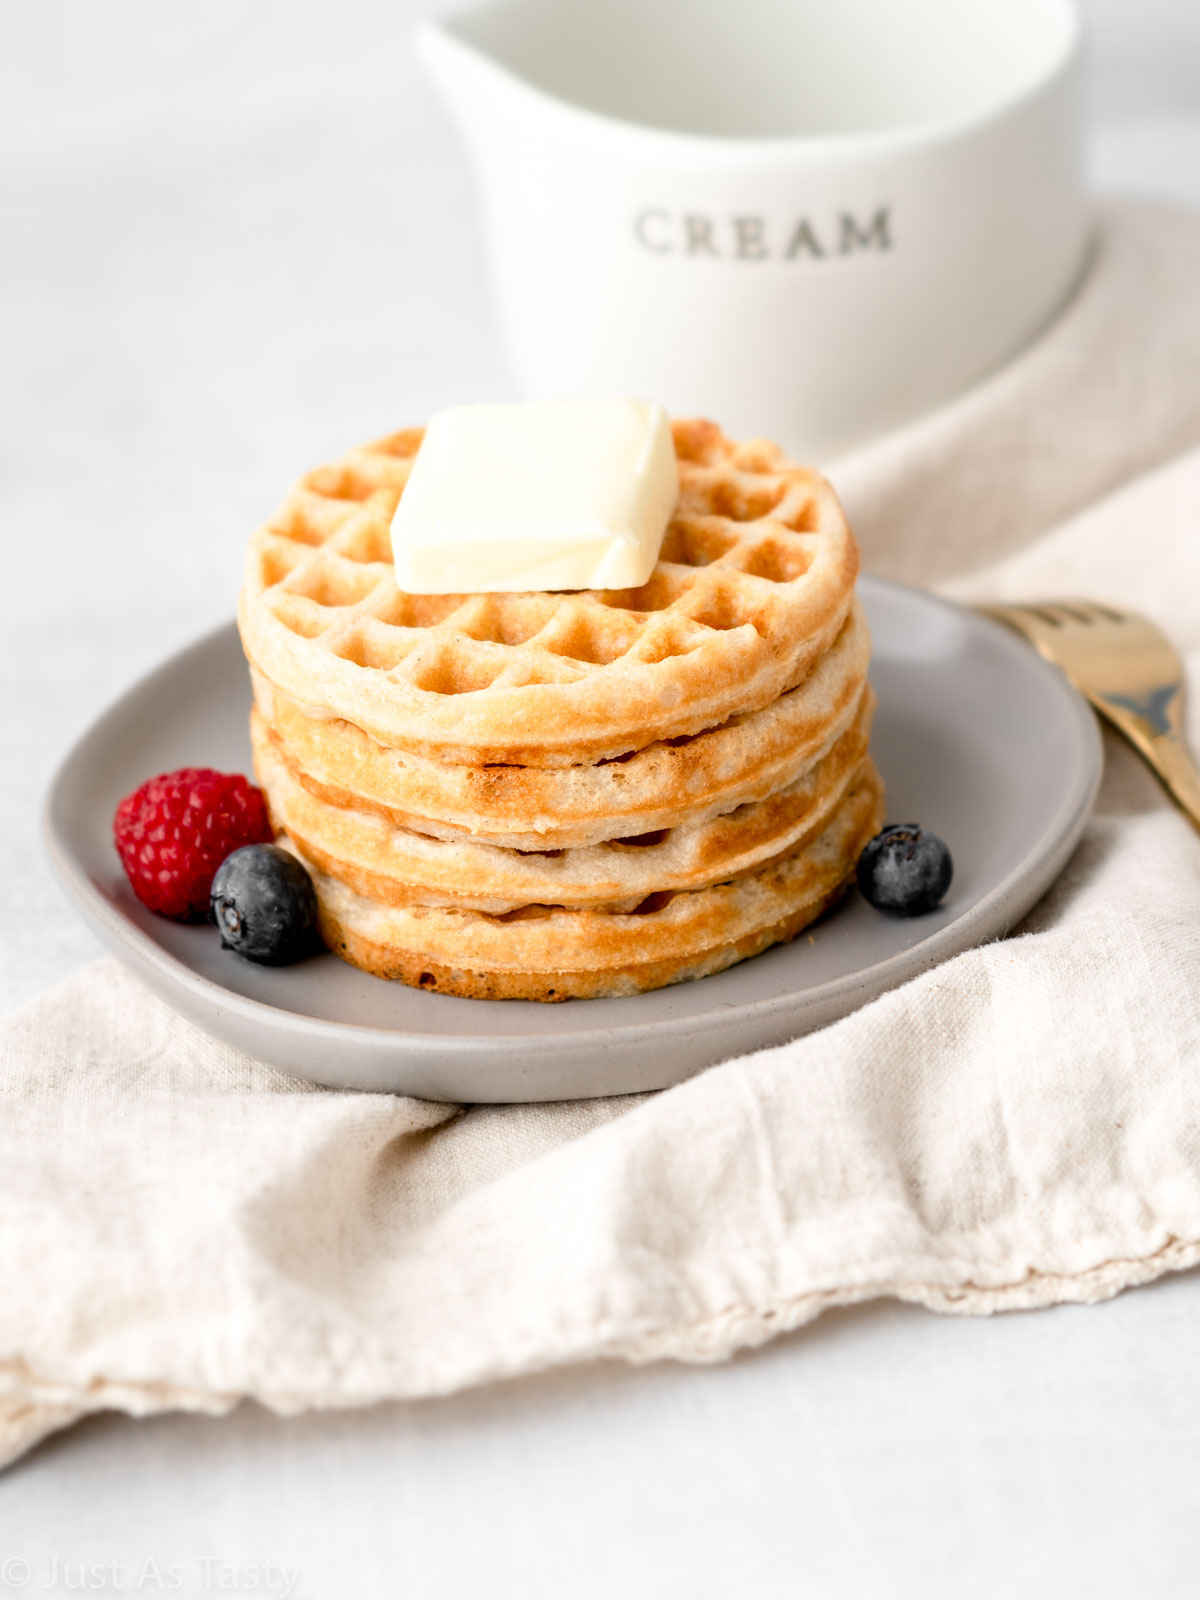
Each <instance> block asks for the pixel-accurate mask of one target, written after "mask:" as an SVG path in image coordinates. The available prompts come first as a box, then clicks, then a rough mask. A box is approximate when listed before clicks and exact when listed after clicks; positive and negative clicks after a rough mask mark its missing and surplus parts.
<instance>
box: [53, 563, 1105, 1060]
mask: <svg viewBox="0 0 1200 1600" xmlns="http://www.w3.org/2000/svg"><path fill="white" fill-rule="evenodd" d="M860 586H861V587H862V588H863V589H865V590H866V591H868V592H869V591H870V590H871V589H878V590H883V591H895V592H897V593H899V594H901V595H904V596H907V597H910V598H915V599H917V600H918V601H920V602H921V603H922V604H925V605H930V606H933V607H935V608H937V609H939V610H941V611H942V612H944V613H947V614H949V615H951V616H953V617H955V618H956V619H958V618H961V617H962V616H963V614H964V613H965V614H966V615H967V616H969V618H970V619H971V623H972V625H973V626H978V627H981V628H983V629H984V630H985V631H987V632H989V633H990V634H991V635H992V637H993V639H994V641H995V642H997V643H998V644H1000V645H1001V647H1002V649H1003V651H1004V652H1006V653H1007V654H1008V655H1009V656H1010V657H1011V658H1012V659H1013V660H1014V661H1016V660H1019V661H1020V663H1021V667H1022V670H1030V669H1032V670H1033V671H1034V672H1035V674H1036V673H1038V672H1040V673H1041V674H1042V675H1043V680H1044V682H1045V684H1046V686H1047V690H1048V692H1050V693H1051V694H1053V695H1054V696H1055V697H1056V698H1057V699H1058V700H1059V701H1060V703H1061V704H1062V705H1063V706H1064V707H1065V708H1066V710H1067V711H1068V713H1069V715H1070V717H1071V718H1072V719H1073V721H1074V724H1075V727H1076V731H1077V732H1078V734H1079V736H1080V754H1081V757H1082V759H1081V760H1080V761H1079V762H1078V763H1077V764H1076V768H1075V771H1074V773H1073V776H1072V781H1071V785H1070V788H1069V790H1068V791H1067V792H1066V793H1065V794H1064V798H1063V801H1062V803H1061V805H1060V807H1059V809H1058V813H1057V815H1056V817H1055V818H1054V820H1053V822H1052V824H1051V825H1050V826H1049V827H1048V828H1047V829H1046V830H1045V832H1044V833H1043V835H1042V837H1041V838H1040V839H1039V841H1038V844H1037V846H1036V847H1035V849H1034V850H1033V851H1032V852H1031V853H1030V854H1029V855H1028V856H1026V857H1025V858H1023V860H1022V861H1021V862H1020V863H1019V864H1018V865H1017V866H1015V867H1014V868H1013V869H1012V870H1011V871H1010V872H1009V873H1007V874H1006V876H1005V877H1004V878H1003V879H1002V880H1001V881H1000V882H998V883H996V884H994V885H993V886H992V888H991V889H990V890H988V892H987V893H986V894H984V895H983V896H982V897H981V898H980V899H979V900H977V901H975V902H974V904H973V905H971V906H970V907H969V908H968V909H967V910H965V911H964V912H963V913H962V914H961V915H960V916H958V917H955V918H954V919H953V921H951V922H949V923H947V924H945V925H944V926H942V927H940V928H938V929H936V930H934V931H933V932H931V933H930V934H929V936H928V937H927V938H925V939H922V940H920V941H918V942H917V943H916V944H913V945H909V946H907V947H906V948H905V949H903V950H898V951H896V952H894V953H893V954H892V955H890V956H887V957H885V958H884V959H883V960H882V961H877V962H874V963H873V964H872V965H870V966H867V967H861V968H856V969H855V970H854V971H852V972H848V973H845V974H843V975H841V976H839V977H836V978H831V979H828V980H826V981H825V982H824V983H822V984H819V985H818V986H817V987H816V988H812V989H807V990H805V991H804V992H803V1002H802V1003H803V1005H804V1007H805V1008H806V1009H807V1008H812V1009H815V1010H817V1009H820V1008H821V1007H822V1006H824V1007H825V1008H826V1009H828V1008H829V1007H830V1006H835V1007H836V1005H837V1003H838V1002H840V1001H842V1000H845V999H846V998H848V997H852V996H853V995H854V994H855V993H856V992H857V991H860V990H864V989H866V990H869V991H870V992H871V996H872V997H874V996H875V995H878V994H882V993H884V992H885V991H886V990H888V989H889V988H892V987H894V986H895V985H898V984H899V983H902V982H905V981H907V980H908V979H909V978H912V977H915V976H917V975H918V974H919V973H920V972H922V971H925V970H927V969H928V968H929V967H932V966H934V965H936V964H937V963H938V962H939V961H941V960H943V959H949V958H950V957H951V956H953V955H956V954H959V953H961V952H962V951H964V950H967V949H970V948H972V947H973V946H974V945H975V944H977V943H978V942H979V938H980V932H979V930H982V929H989V930H992V931H991V933H990V936H991V937H998V936H999V935H998V934H996V933H995V931H994V930H995V926H996V912H997V911H998V910H999V908H1000V906H1001V905H1002V904H1003V902H1004V901H1006V900H1007V899H1009V898H1010V897H1011V896H1012V895H1013V893H1014V891H1015V890H1016V888H1017V886H1018V885H1025V884H1029V883H1036V884H1037V885H1038V887H1037V893H1036V896H1035V898H1034V901H1033V902H1030V904H1032V903H1036V899H1040V897H1041V895H1042V894H1043V893H1045V891H1046V889H1047V888H1048V887H1049V885H1050V883H1051V882H1052V881H1053V879H1054V878H1055V877H1056V876H1057V874H1058V872H1059V871H1060V870H1061V868H1062V866H1063V865H1065V862H1066V860H1067V858H1068V857H1069V855H1070V853H1071V851H1072V850H1073V849H1074V847H1075V845H1076V844H1077V842H1078V840H1079V837H1080V835H1081V834H1082V832H1083V829H1084V826H1085V825H1086V822H1087V819H1088V817H1089V815H1090V813H1091V810H1092V807H1093V805H1094V803H1095V799H1096V794H1097V792H1098V790H1099V786H1100V781H1101V778H1102V776H1103V743H1102V739H1101V734H1100V729H1099V724H1098V719H1097V718H1096V715H1095V713H1094V712H1093V711H1092V709H1091V707H1090V706H1089V705H1088V703H1087V701H1086V700H1085V699H1084V698H1083V696H1082V695H1081V694H1079V693H1078V691H1077V690H1076V689H1074V688H1073V687H1072V686H1071V684H1070V683H1069V682H1068V680H1067V678H1066V677H1065V675H1064V674H1063V673H1062V672H1061V670H1060V669H1059V668H1057V667H1055V666H1053V665H1051V664H1050V663H1049V662H1047V661H1046V660H1045V659H1044V658H1043V657H1041V656H1040V655H1038V653H1037V652H1036V651H1034V650H1032V649H1031V648H1030V646H1029V645H1028V644H1027V643H1026V642H1025V641H1024V640H1022V639H1021V638H1019V637H1018V635H1017V634H1015V633H1014V632H1013V631H1012V629H1010V628H1007V627H1005V626H1004V624H1003V623H1001V622H998V621H997V620H996V619H995V618H993V617H990V616H988V615H987V614H986V613H985V612H983V611H980V610H977V609H975V608H974V607H972V606H967V605H963V604H961V603H960V602H957V601H954V600H949V599H947V598H945V597H943V596H941V595H937V594H934V593H932V592H931V591H929V590H927V589H922V588H920V587H919V586H918V585H915V584H907V583H900V582H897V581H896V580H894V579H890V578H881V577H875V576H872V575H868V574H864V575H863V577H862V578H861V579H860ZM236 627H237V624H236V622H235V621H233V620H230V621H227V622H224V623H221V624H219V625H218V626H217V627H215V628H211V629H209V630H208V631H207V632H205V633H203V634H201V635H199V636H198V637H197V638H195V639H193V640H191V641H190V642H189V643H187V644H185V645H183V646H182V647H181V648H180V649H178V650H176V651H174V652H172V654H171V655H169V656H166V657H164V658H163V659H162V660H161V661H159V662H158V663H157V664H155V665H154V666H152V667H151V668H149V669H148V670H147V671H145V672H143V673H142V674H141V675H140V676H139V677H138V678H137V679H136V680H135V681H134V682H133V683H131V684H130V685H129V686H128V687H127V688H126V689H125V690H124V691H123V692H122V693H121V694H119V695H118V696H117V697H116V698H115V699H114V700H112V701H111V702H110V703H109V704H108V706H107V707H105V709H104V710H102V711H101V712H100V713H99V714H98V715H97V716H96V717H95V718H94V719H93V721H92V722H91V723H90V724H89V725H88V727H87V728H85V729H84V730H83V732H82V733H80V734H79V735H78V736H77V737H76V738H75V740H74V741H73V743H72V744H71V746H70V748H69V749H68V751H67V753H66V754H65V755H64V756H63V758H62V760H61V761H60V762H59V764H58V766H57V768H56V770H55V772H54V776H53V777H52V779H51V781H50V784H49V786H48V789H47V791H46V796H45V799H44V801H43V805H42V837H43V843H44V847H45V849H46V852H47V855H48V857H49V859H50V862H51V864H52V866H53V868H54V870H55V872H56V873H57V875H58V877H59V879H60V881H61V882H62V884H63V887H64V888H65V889H66V890H67V893H68V895H69V897H70V898H71V900H72V901H73V902H74V904H75V906H76V908H77V909H78V910H79V911H80V912H81V913H82V914H83V915H84V917H85V919H86V920H87V921H89V922H90V923H91V924H92V925H93V926H94V928H95V930H96V931H97V933H98V934H99V936H100V938H101V941H102V943H104V944H106V945H107V946H108V947H109V948H110V949H111V950H112V951H113V953H114V954H115V955H116V956H117V958H118V959H123V958H124V957H126V956H128V957H130V958H131V960H130V963H129V964H131V965H133V966H134V967H135V968H139V967H140V968H142V969H148V970H149V971H150V972H152V973H153V974H154V975H155V976H157V977H158V978H159V979H160V981H161V983H162V984H163V985H166V986H168V987H170V986H173V985H182V986H183V987H184V988H185V989H186V990H188V991H189V992H190V993H191V994H192V996H193V997H194V998H195V1001H196V1003H197V1004H198V1005H199V1006H200V1007H202V1008H204V1009H208V1008H210V1007H212V1006H213V1005H218V1006H220V1007H222V1008H225V1009H229V1010H233V1011H235V1012H237V1013H238V1014H239V1015H240V1016H242V1017H243V1018H244V1019H245V1021H246V1022H247V1024H249V1025H250V1026H252V1027H254V1028H255V1029H261V1028H263V1027H267V1028H271V1029H275V1030H277V1031H282V1032H287V1033H296V1034H300V1035H302V1036H304V1037H305V1038H309V1039H312V1038H313V1037H314V1036H315V1037H316V1038H318V1039H320V1038H326V1039H329V1040H331V1041H333V1040H337V1041H340V1042H345V1041H346V1040H347V1038H348V1037H349V1038H351V1039H357V1040H359V1041H361V1042H363V1043H366V1042H368V1041H370V1042H386V1043H388V1044H390V1045H392V1046H394V1047H396V1048H401V1047H408V1048H410V1049H411V1050H413V1051H414V1052H416V1053H421V1052H422V1051H424V1050H429V1049H433V1048H434V1047H436V1049H437V1051H438V1052H439V1053H440V1052H443V1051H446V1050H454V1051H456V1052H457V1053H460V1054H462V1055H468V1056H474V1057H486V1058H490V1059H498V1058H502V1057H504V1056H505V1055H510V1054H516V1053H518V1052H520V1051H522V1050H526V1049H527V1048H528V1041H529V1039H530V1038H531V1037H532V1036H534V1035H533V1034H532V1032H531V1031H530V1032H525V1033H518V1034H511V1035H505V1036H500V1037H494V1038H488V1037H486V1036H484V1035H467V1034H456V1033H454V1032H442V1033H438V1034H430V1033H412V1032H408V1031H406V1030H404V1029H400V1028H386V1027H381V1026H379V1025H377V1024H374V1023H365V1022H337V1021H332V1020H330V1019H328V1018H323V1017H308V1016H304V1015H302V1014H301V1013H299V1012H296V1011H292V1010H290V1009H288V1008H287V1007H285V1006H280V1005H275V1004H272V1003H271V1002H269V1001H266V1000H259V999H255V998H253V997H252V996H249V995H244V994H241V993H239V992H238V991H237V990H234V989H230V988H227V987H226V986H225V985H223V984H221V983H218V982H216V981H215V980H214V979H212V978H208V977H205V976H204V975H203V974H201V973H198V972H196V971H195V970H194V969H193V968H192V967H190V966H188V964H187V963H186V962H185V961H183V960H181V959H180V958H179V957H178V956H176V955H174V954H172V952H171V951H169V950H168V949H166V948H165V947H164V946H163V945H161V944H159V943H158V941H157V940H155V939H154V938H153V937H152V936H151V935H150V934H148V933H146V932H145V931H144V930H143V929H142V928H140V927H138V925H137V924H136V923H135V922H133V921H131V920H130V919H129V918H128V917H127V916H125V915H124V914H123V913H122V912H121V911H120V909H119V908H117V907H116V906H114V905H113V904H112V902H111V901H110V900H109V899H108V898H107V897H106V896H105V895H104V894H103V893H102V892H101V891H100V889H98V888H97V886H96V885H95V884H94V883H93V881H92V879H91V877H90V876H89V875H88V873H87V871H86V870H85V868H84V867H83V866H82V864H81V863H80V861H79V860H78V859H77V858H76V856H75V854H74V852H73V849H72V847H71V844H70V837H69V832H68V831H67V830H66V829H65V828H64V826H63V823H62V820H61V813H62V812H63V810H64V809H65V807H66V805H67V796H68V794H69V792H70V790H71V786H72V784H71V780H72V777H73V774H74V771H75V769H76V768H77V767H78V766H79V765H80V764H82V763H84V762H86V760H87V758H88V755H89V753H90V751H91V749H92V747H93V746H94V744H95V743H96V742H97V741H98V740H101V739H103V737H104V734H105V729H106V728H107V727H108V726H109V725H110V724H112V723H114V722H118V721H120V720H122V719H123V717H124V716H125V715H126V714H127V707H128V706H129V703H130V702H131V701H134V700H136V699H137V698H138V697H139V696H140V695H142V694H144V693H145V692H146V690H147V689H148V687H149V685H150V684H151V682H152V681H153V680H154V679H155V678H157V677H158V676H159V675H160V674H161V673H163V672H165V671H167V670H169V669H172V668H176V667H178V666H179V665H181V664H182V663H183V662H184V660H185V659H186V658H187V657H188V656H190V655H192V654H203V653H204V652H206V651H207V650H209V649H211V648H212V647H213V645H214V644H215V643H216V641H217V640H218V639H219V638H221V637H223V636H225V635H227V634H229V633H231V632H232V633H235V634H236ZM1027 909H1028V906H1027V907H1026V910H1027ZM1022 914H1024V913H1023V912H1017V913H1016V914H1015V915H1014V918H1013V920H1014V921H1015V920H1017V919H1018V918H1019V916H1020V915H1022ZM1008 926H1011V923H1009V924H1008ZM106 935H107V937H106ZM982 936H983V937H988V936H989V935H988V934H986V933H985V934H983V935H982ZM691 987H693V988H697V987H702V985H694V986H691ZM159 992H160V993H161V992H162V991H161V989H160V990H159ZM433 998H435V999H436V998H439V997H437V996H434V997H433ZM497 1003H498V1004H499V1003H505V1002H497ZM796 1004H797V995H796V993H794V992H793V993H783V994H778V995H773V996H767V997H765V998H763V999H759V1000H753V1001H746V1002H744V1003H741V1004H738V1005H736V1006H730V1005H729V1004H728V1003H725V1004H721V1005H714V1006H712V1007H710V1008H708V1009H706V1010H696V1011H692V1012H689V1013H688V1014H687V1015H686V1016H675V1017H660V1018H657V1019H655V1020H651V1021H641V1022H639V1021H631V1022H629V1023H624V1024H613V1023H612V1022H611V1021H610V1022H608V1023H607V1024H606V1025H604V1026H603V1027H598V1026H595V1025H591V1026H588V1025H586V1024H585V1025H584V1026H582V1027H579V1028H572V1029H570V1030H569V1031H564V1032H562V1033H555V1034H554V1036H553V1038H554V1043H555V1047H556V1049H560V1050H562V1051H563V1052H566V1051H569V1050H571V1049H572V1048H573V1047H575V1048H578V1047H581V1046H593V1047H594V1046H596V1045H597V1044H598V1043H599V1042H600V1041H602V1040H606V1039H607V1040H611V1039H612V1038H613V1036H614V1035H617V1034H619V1036H620V1038H621V1041H622V1043H623V1044H625V1045H628V1046H633V1045H636V1044H640V1043H646V1044H652V1043H653V1042H654V1041H655V1040H657V1039H659V1038H662V1037H663V1036H670V1035H673V1034H675V1033H677V1032H678V1031H679V1030H680V1029H681V1028H683V1027H692V1028H695V1027H704V1026H705V1024H706V1023H711V1022H712V1021H713V1020H714V1019H715V1018H717V1017H720V1019H721V1020H722V1022H723V1023H724V1022H728V1021H730V1020H731V1019H732V1018H733V1017H734V1016H735V1015H736V1017H737V1018H738V1019H739V1020H740V1021H743V1022H744V1023H745V1024H746V1026H747V1028H748V1029H750V1030H752V1029H753V1025H754V1024H755V1023H756V1022H757V1023H760V1024H761V1023H763V1022H769V1021H770V1020H772V1019H774V1018H778V1017H780V1016H781V1015H782V1014H785V1013H787V1012H788V1011H790V1010H792V1009H793V1008H794V1007H795V1006H796ZM839 1014H844V1013H839ZM822 1025H824V1024H818V1026H822Z"/></svg>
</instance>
